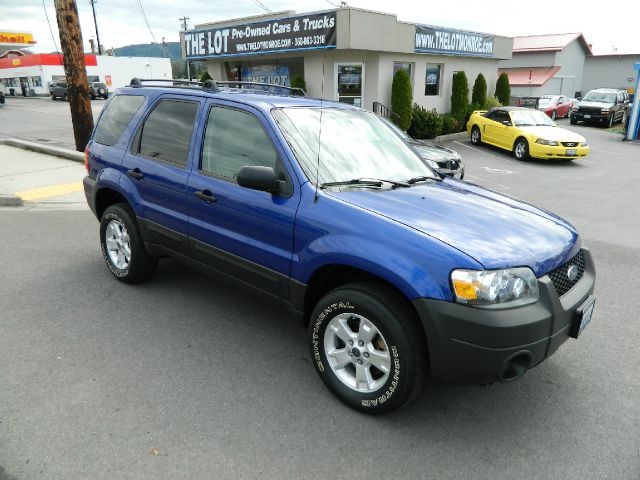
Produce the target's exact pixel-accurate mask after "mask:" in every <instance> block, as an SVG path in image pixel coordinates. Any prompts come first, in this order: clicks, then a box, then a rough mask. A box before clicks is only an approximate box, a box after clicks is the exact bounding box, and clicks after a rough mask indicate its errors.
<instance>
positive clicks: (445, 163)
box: [438, 160, 459, 170]
mask: <svg viewBox="0 0 640 480" xmlns="http://www.w3.org/2000/svg"><path fill="white" fill-rule="evenodd" d="M438 166H439V167H440V168H448V169H449V170H457V169H458V167H459V165H458V161H457V160H442V161H440V162H438Z"/></svg>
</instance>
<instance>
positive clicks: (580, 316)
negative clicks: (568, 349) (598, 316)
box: [571, 295, 596, 338]
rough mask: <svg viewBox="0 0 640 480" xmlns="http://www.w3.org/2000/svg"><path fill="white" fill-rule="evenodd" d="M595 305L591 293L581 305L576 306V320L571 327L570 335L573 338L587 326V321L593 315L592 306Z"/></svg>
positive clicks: (594, 299)
mask: <svg viewBox="0 0 640 480" xmlns="http://www.w3.org/2000/svg"><path fill="white" fill-rule="evenodd" d="M595 305H596V297H594V296H593V295H589V297H588V298H587V299H586V300H585V301H584V303H583V304H582V305H580V306H579V307H578V309H577V310H576V320H575V323H574V327H573V332H572V333H571V336H572V337H573V338H578V337H579V336H580V334H581V333H582V331H583V330H584V329H585V328H587V325H589V322H591V317H592V316H593V307H595Z"/></svg>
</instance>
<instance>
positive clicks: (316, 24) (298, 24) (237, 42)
mask: <svg viewBox="0 0 640 480" xmlns="http://www.w3.org/2000/svg"><path fill="white" fill-rule="evenodd" d="M335 47H336V12H334V11H331V12H325V13H315V14H312V15H299V16H296V17H290V18H278V19H275V20H265V21H262V22H256V23H246V24H239V25H231V26H227V27H221V28H213V29H203V30H190V31H186V32H184V48H185V53H186V57H187V58H188V59H198V58H214V57H225V56H238V55H255V54H259V53H271V52H282V51H292V50H293V51H295V50H314V49H322V48H335Z"/></svg>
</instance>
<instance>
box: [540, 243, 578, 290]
mask: <svg viewBox="0 0 640 480" xmlns="http://www.w3.org/2000/svg"><path fill="white" fill-rule="evenodd" d="M573 265H575V266H576V267H578V276H577V277H576V279H575V280H573V281H571V280H569V276H568V275H567V271H568V270H569V268H570V267H571V266H573ZM583 274H584V252H583V251H582V249H581V250H580V251H579V252H578V253H577V254H576V255H575V256H574V257H573V258H572V259H571V260H569V261H568V262H567V263H565V264H564V265H562V266H561V267H558V268H556V269H555V270H553V271H551V272H549V273H548V274H547V275H549V278H550V279H551V282H552V283H553V286H554V287H555V288H556V292H558V296H559V297H561V296H563V295H564V294H565V293H567V292H568V291H569V290H571V289H572V288H573V286H574V285H575V284H576V283H578V281H579V280H580V279H581V278H582V275H583Z"/></svg>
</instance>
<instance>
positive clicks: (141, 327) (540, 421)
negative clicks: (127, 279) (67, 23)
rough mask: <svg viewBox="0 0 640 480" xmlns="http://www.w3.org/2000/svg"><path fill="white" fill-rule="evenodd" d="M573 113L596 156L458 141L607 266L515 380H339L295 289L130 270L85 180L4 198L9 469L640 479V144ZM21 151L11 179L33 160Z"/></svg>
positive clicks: (475, 173)
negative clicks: (313, 338)
mask: <svg viewBox="0 0 640 480" xmlns="http://www.w3.org/2000/svg"><path fill="white" fill-rule="evenodd" d="M30 101H31V100H24V101H23V104H24V103H25V102H30ZM32 102H45V101H38V100H33V101H32ZM94 103H95V102H94ZM34 105H36V106H37V104H34ZM43 105H44V103H43ZM59 105H63V104H62V102H60V103H59V104H58V103H57V102H56V104H54V105H53V106H52V107H51V108H53V109H58V108H59ZM100 105H101V104H100ZM16 108H17V107H16ZM20 108H26V107H20ZM29 108H36V107H29ZM37 108H43V109H46V108H48V107H37ZM11 112H12V111H11V110H10V109H5V110H3V109H1V108H0V125H7V124H8V123H11V122H10V118H11V117H10V115H12V113H11ZM14 115H15V111H14ZM48 118H49V117H46V118H45V119H44V120H40V121H41V122H42V126H39V125H37V124H36V125H35V126H34V131H36V134H37V135H38V136H39V137H40V138H49V136H50V135H52V133H49V132H48V131H47V130H46V129H47V122H48ZM60 118H61V119H62V118H64V115H63V113H60ZM34 121H37V120H34ZM61 121H62V120H61ZM560 123H561V124H563V126H564V124H568V122H567V121H566V120H562V121H560ZM567 127H568V125H567ZM3 128H6V127H3ZM570 128H571V129H572V130H575V131H577V132H578V133H580V134H582V135H584V136H585V137H586V138H587V140H588V141H589V143H590V145H591V147H592V152H591V154H590V155H589V157H587V158H586V159H585V160H582V161H576V162H570V163H546V162H535V161H531V162H518V161H516V160H515V159H513V157H512V156H511V155H509V154H508V153H506V152H502V151H500V150H497V149H493V148H489V147H475V146H472V145H471V144H470V143H469V141H468V140H467V139H464V140H460V141H457V142H452V143H450V144H448V146H450V147H452V148H454V149H455V150H457V151H459V152H460V153H461V154H462V156H463V159H464V161H465V163H466V166H467V176H466V180H468V181H470V182H474V183H478V184H480V185H483V186H486V187H488V188H491V189H494V190H497V191H501V192H503V193H506V194H509V195H512V196H516V197H518V198H521V199H523V200H526V201H528V202H530V203H533V204H535V205H538V206H540V207H543V208H546V209H549V210H551V211H553V212H555V213H557V214H559V215H561V216H563V217H565V218H567V219H568V220H569V221H571V222H572V223H573V224H574V225H575V226H576V227H577V228H578V230H579V231H580V232H581V234H582V237H583V241H584V243H585V244H586V246H587V247H589V248H590V249H591V250H592V252H593V254H594V258H595V261H596V267H597V284H596V291H595V294H596V297H597V299H598V300H597V302H598V303H597V305H596V310H595V313H594V318H593V321H592V322H591V324H590V325H589V327H588V328H587V330H586V331H585V332H584V334H583V336H582V337H581V338H580V339H579V340H570V341H568V342H567V343H566V344H565V345H564V346H563V347H562V348H561V349H560V350H559V351H558V352H557V353H556V354H555V355H554V356H552V357H551V358H549V359H548V360H547V361H546V362H544V363H543V364H541V365H540V366H538V367H536V368H535V369H533V370H531V371H530V372H528V373H527V374H526V375H525V376H524V377H523V378H521V379H520V380H518V381H516V382H514V383H509V384H494V385H490V386H474V385H472V386H447V385H440V384H436V383H432V382H429V383H427V385H426V387H425V388H424V390H423V392H422V394H421V395H420V396H419V397H418V398H417V400H416V401H414V402H413V403H412V404H410V405H408V406H407V407H405V408H404V409H402V410H400V411H398V412H395V413H393V414H390V415H386V416H382V417H369V416H365V415H362V414H359V413H357V412H354V411H352V410H350V409H348V408H347V407H345V406H343V405H342V404H341V403H340V402H339V401H338V400H336V399H335V398H334V397H333V396H332V395H331V394H330V393H329V391H328V390H327V389H326V388H325V387H324V385H323V384H322V382H321V381H320V379H319V378H318V377H317V375H316V374H315V371H314V369H313V366H312V365H311V363H310V361H309V354H308V351H307V348H306V343H305V338H306V332H305V331H304V330H303V329H302V328H301V326H300V325H299V324H297V323H296V322H294V321H293V320H291V319H290V318H288V317H287V315H286V314H285V313H284V311H282V310H281V309H280V308H279V306H278V305H274V304H272V303H270V302H267V301H265V300H263V299H261V298H258V297H255V296H254V295H253V294H251V293H248V292H247V291H246V290H244V289H242V288H241V287H238V286H235V285H230V284H227V283H225V282H221V281H218V280H217V279H211V278H208V277H204V276H202V275H200V274H199V273H196V272H194V271H192V270H189V269H187V268H185V267H182V266H181V265H179V264H177V263H175V262H173V261H163V262H162V263H161V265H160V267H159V269H158V272H157V275H156V276H155V277H154V278H153V279H152V280H151V281H150V282H148V283H145V284H143V285H137V286H128V285H124V284H121V283H119V282H117V281H116V280H115V279H113V277H112V276H111V274H110V273H109V272H108V270H107V268H106V267H105V265H104V263H103V260H102V258H101V255H100V250H99V245H98V222H97V221H96V220H95V218H94V217H92V215H91V213H90V212H89V211H88V209H86V207H84V205H81V204H80V203H79V202H78V198H77V196H71V197H68V198H67V197H59V198H53V199H51V198H49V199H45V200H36V201H33V202H30V203H27V204H26V205H25V206H24V207H20V208H0V232H1V233H0V235H1V238H2V246H3V248H2V249H0V264H1V265H2V268H1V269H0V299H1V300H2V308H0V480H24V479H32V478H45V479H60V478H65V479H87V478H92V479H100V478H110V479H111V478H136V479H138V478H140V479H143V478H154V479H164V478H166V479H175V478H195V479H200V478H233V479H242V478H247V479H252V478H278V479H280V478H308V477H315V478H319V479H324V478H327V479H329V478H348V479H360V478H362V479H365V478H366V479H371V478H385V477H390V478H398V479H405V478H406V479H409V478H433V479H458V478H464V479H503V478H504V479H560V478H561V479H630V480H636V479H639V478H640V401H639V399H640V375H638V367H640V349H639V348H638V345H639V344H640V326H639V324H638V318H639V313H640V312H639V309H638V306H637V301H636V299H635V290H636V285H637V282H640V270H638V268H637V266H638V265H640V242H639V240H640V222H639V221H638V218H639V213H638V209H639V208H640V203H638V201H637V192H638V184H639V183H640V145H637V144H629V143H623V142H621V141H620V136H618V135H615V134H613V133H609V132H607V131H605V130H602V129H599V128H594V127H588V126H582V125H579V126H576V127H573V126H572V127H570ZM5 131H6V130H2V129H0V133H3V132H5ZM1 137H2V135H0V138H1ZM58 138H62V137H58ZM71 138H72V137H71ZM3 148H8V147H3ZM0 152H1V151H0ZM24 159H25V160H24V162H25V165H24V171H25V172H27V170H28V171H29V175H34V174H35V173H34V171H33V170H32V169H31V170H29V168H28V160H27V157H26V156H25V157H24ZM52 168H53V167H52ZM55 168H56V169H59V168H66V167H65V166H64V165H63V164H57V163H56V165H55ZM69 168H70V169H72V167H69ZM5 169H6V167H3V166H2V162H1V159H0V186H6V185H10V183H9V180H11V181H13V179H14V178H18V177H20V176H21V175H22V173H21V170H20V168H15V169H14V170H12V171H11V172H9V171H5ZM25 175H26V173H25ZM41 175H42V176H43V177H44V178H47V175H51V171H46V170H42V173H41ZM70 175H77V174H76V173H73V172H71V173H70ZM78 180H80V179H78ZM60 181H62V180H60ZM64 181H66V179H65V180H64ZM5 188H6V187H5ZM20 188H23V185H22V184H21V186H20ZM0 190H1V189H0Z"/></svg>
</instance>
